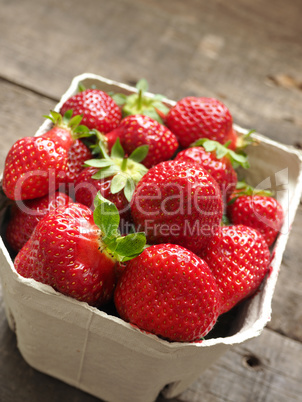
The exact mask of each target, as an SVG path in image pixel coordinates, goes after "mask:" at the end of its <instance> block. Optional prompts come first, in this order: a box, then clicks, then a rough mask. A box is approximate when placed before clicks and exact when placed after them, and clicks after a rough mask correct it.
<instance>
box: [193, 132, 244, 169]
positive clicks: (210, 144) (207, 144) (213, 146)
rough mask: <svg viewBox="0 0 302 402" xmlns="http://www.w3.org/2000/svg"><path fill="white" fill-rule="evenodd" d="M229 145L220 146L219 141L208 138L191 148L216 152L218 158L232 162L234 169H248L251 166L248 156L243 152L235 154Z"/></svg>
mask: <svg viewBox="0 0 302 402" xmlns="http://www.w3.org/2000/svg"><path fill="white" fill-rule="evenodd" d="M228 145H229V144H228V143H226V144H224V145H223V144H220V142H218V141H214V140H209V139H208V138H200V139H198V140H197V141H195V142H193V144H191V145H190V147H203V148H204V149H205V150H206V151H207V152H215V155H216V158H217V159H221V158H223V157H226V158H228V159H229V160H230V162H231V164H232V166H233V168H234V169H236V168H238V167H239V166H241V167H243V168H244V169H248V168H249V167H250V164H249V162H248V158H247V155H246V154H245V153H244V152H242V151H239V152H235V151H232V150H231V149H229V148H228Z"/></svg>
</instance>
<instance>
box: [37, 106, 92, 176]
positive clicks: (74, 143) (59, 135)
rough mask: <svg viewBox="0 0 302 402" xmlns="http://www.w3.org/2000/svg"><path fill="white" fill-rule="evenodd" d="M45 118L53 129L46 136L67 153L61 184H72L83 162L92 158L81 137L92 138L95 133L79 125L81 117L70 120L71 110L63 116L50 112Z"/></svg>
mask: <svg viewBox="0 0 302 402" xmlns="http://www.w3.org/2000/svg"><path fill="white" fill-rule="evenodd" d="M45 117H47V118H48V119H50V120H51V121H52V122H53V127H52V129H51V130H49V131H48V132H47V136H51V138H53V139H54V140H55V139H56V140H57V141H58V142H59V143H60V144H61V145H62V146H64V147H65V149H66V151H67V162H66V165H67V166H66V172H65V177H64V179H62V182H64V183H66V184H68V183H73V182H74V181H75V179H76V177H77V175H78V174H79V173H80V171H81V170H82V169H83V165H84V162H85V161H86V160H87V159H90V158H91V157H92V152H91V151H90V149H89V147H88V146H86V145H85V144H84V143H83V141H82V139H81V137H85V138H88V137H91V138H92V137H93V136H94V135H95V134H96V132H95V131H89V130H88V128H87V127H86V126H84V125H80V123H81V121H82V117H81V116H75V117H74V118H72V111H71V110H68V111H67V112H66V113H65V114H64V116H61V115H60V113H57V112H55V111H51V112H50V115H49V116H45ZM43 135H45V134H43ZM97 139H98V136H97Z"/></svg>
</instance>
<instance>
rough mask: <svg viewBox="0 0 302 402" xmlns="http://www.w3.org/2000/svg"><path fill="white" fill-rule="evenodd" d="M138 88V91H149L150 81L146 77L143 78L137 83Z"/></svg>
mask: <svg viewBox="0 0 302 402" xmlns="http://www.w3.org/2000/svg"><path fill="white" fill-rule="evenodd" d="M136 89H137V90H138V91H142V93H144V92H147V91H148V89H149V85H148V82H147V80H146V79H145V78H141V79H140V80H139V81H138V82H137V83H136Z"/></svg>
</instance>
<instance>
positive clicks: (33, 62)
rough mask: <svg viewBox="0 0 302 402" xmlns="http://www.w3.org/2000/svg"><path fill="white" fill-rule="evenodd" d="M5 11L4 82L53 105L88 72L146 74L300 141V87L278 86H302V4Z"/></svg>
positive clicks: (122, 1)
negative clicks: (286, 80)
mask: <svg viewBox="0 0 302 402" xmlns="http://www.w3.org/2000/svg"><path fill="white" fill-rule="evenodd" d="M1 3H2V4H1V11H2V12H1V16H0V33H1V34H0V52H1V55H2V56H1V58H2V62H1V65H0V76H3V77H6V78H8V79H10V80H13V81H15V82H19V83H24V84H25V85H26V86H28V87H31V88H34V89H35V90H38V91H40V92H43V93H45V94H47V95H49V96H51V97H58V96H60V95H61V94H62V93H63V92H64V91H65V89H66V88H67V86H68V85H69V83H70V80H71V79H72V77H73V76H74V75H77V74H79V73H82V72H84V71H90V72H95V73H98V74H100V75H104V76H107V77H110V78H113V79H116V80H118V81H127V82H129V81H131V82H133V81H136V80H137V79H139V78H141V77H143V76H144V77H146V78H147V79H148V80H149V82H150V85H151V88H152V90H153V91H154V92H161V93H164V94H166V95H167V96H169V97H171V98H174V99H178V98H180V97H183V96H185V95H188V94H194V95H205V96H215V97H219V98H221V99H222V100H223V101H225V103H226V104H227V105H228V106H229V108H230V110H231V112H232V114H233V116H234V120H235V121H236V122H237V123H238V124H240V125H243V126H246V127H248V128H255V129H257V130H258V131H260V132H262V133H263V134H266V135H268V136H270V137H272V138H275V139H277V140H280V141H282V142H285V143H290V144H296V143H300V141H301V138H300V133H301V128H302V119H301V106H300V105H301V103H302V91H301V87H300V86H299V85H297V86H293V87H290V88H284V87H282V86H279V85H276V80H274V79H272V77H275V76H277V75H280V74H283V75H286V76H292V77H293V78H294V79H295V80H296V82H297V83H299V82H301V81H302V76H301V74H302V73H301V58H302V46H301V41H300V40H299V38H301V24H300V19H299V17H298V16H299V15H300V13H301V11H302V10H301V8H302V6H301V2H300V1H299V0H291V1H290V2H287V3H286V5H285V3H284V2H283V1H282V0H277V1H261V2H258V3H257V4H256V5H255V4H254V3H251V2H249V1H247V0H236V1H233V2H225V3H221V2H220V1H218V0H215V1H212V2H206V1H198V2H197V1H195V0H188V1H186V2H185V3H184V2H182V1H180V0H178V1H165V2H162V1H155V0H153V1H146V0H144V1H140V2H137V1H135V0H117V1H115V2H107V1H105V0H89V1H88V2H87V3H86V2H85V3H83V2H81V1H74V2H72V4H71V3H69V2H62V1H59V0H51V1H50V0H49V1H46V2H41V1H38V0H31V1H27V2H19V1H17V0H11V1H9V2H7V1H3V0H2V1H1ZM280 26H282V29H280Z"/></svg>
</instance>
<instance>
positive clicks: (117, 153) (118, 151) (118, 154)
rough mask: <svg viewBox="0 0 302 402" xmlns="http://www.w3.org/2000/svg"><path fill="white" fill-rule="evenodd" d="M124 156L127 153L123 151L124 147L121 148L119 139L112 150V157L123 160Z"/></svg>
mask: <svg viewBox="0 0 302 402" xmlns="http://www.w3.org/2000/svg"><path fill="white" fill-rule="evenodd" d="M124 156H125V152H124V150H123V147H122V146H121V143H120V139H119V138H118V139H117V140H116V141H115V143H114V145H113V147H112V149H111V157H112V158H121V159H123V158H124Z"/></svg>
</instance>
